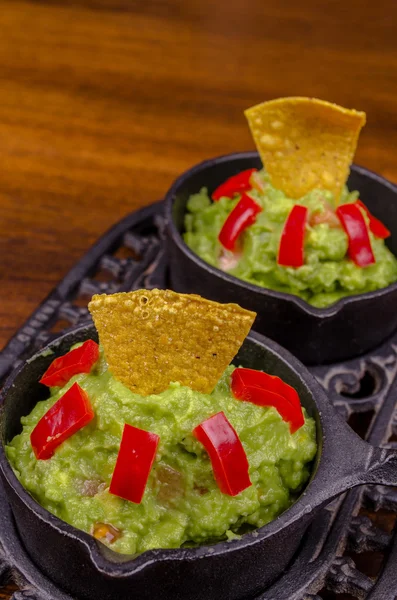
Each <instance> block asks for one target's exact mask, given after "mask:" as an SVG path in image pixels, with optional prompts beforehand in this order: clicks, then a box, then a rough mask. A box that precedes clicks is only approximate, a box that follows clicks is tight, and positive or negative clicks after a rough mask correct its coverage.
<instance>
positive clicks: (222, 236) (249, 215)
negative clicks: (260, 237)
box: [218, 194, 262, 250]
mask: <svg viewBox="0 0 397 600" xmlns="http://www.w3.org/2000/svg"><path fill="white" fill-rule="evenodd" d="M261 210H262V207H261V206H259V204H257V203H256V202H255V200H253V199H252V198H251V197H250V196H248V195H247V194H243V195H242V196H241V199H240V201H239V202H238V203H237V204H236V206H235V207H234V208H233V210H232V212H231V213H229V215H228V216H227V218H226V221H225V222H224V224H223V227H222V229H221V231H220V233H219V236H218V239H219V241H220V243H221V244H222V246H223V247H224V248H226V250H234V249H235V246H236V242H237V239H238V237H239V236H240V234H241V233H242V232H243V231H244V229H246V228H247V227H249V226H250V225H252V224H253V223H255V221H256V215H257V214H258V213H260V212H261Z"/></svg>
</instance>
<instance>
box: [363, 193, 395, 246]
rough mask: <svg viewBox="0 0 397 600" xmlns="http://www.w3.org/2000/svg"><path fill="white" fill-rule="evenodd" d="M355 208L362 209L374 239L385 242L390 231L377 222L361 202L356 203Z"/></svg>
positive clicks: (380, 222)
mask: <svg viewBox="0 0 397 600" xmlns="http://www.w3.org/2000/svg"><path fill="white" fill-rule="evenodd" d="M356 204H357V206H359V207H360V208H362V209H363V211H364V212H365V214H366V215H367V217H368V219H369V228H370V230H371V231H372V233H373V234H374V236H375V237H377V238H380V239H381V240H385V239H386V238H388V237H390V236H391V232H390V230H389V229H388V228H387V227H386V225H383V223H382V221H379V219H377V218H376V217H374V215H373V214H372V213H370V212H369V210H368V208H367V207H366V206H365V204H364V202H361V200H357V201H356Z"/></svg>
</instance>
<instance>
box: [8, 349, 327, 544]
mask: <svg viewBox="0 0 397 600" xmlns="http://www.w3.org/2000/svg"><path fill="white" fill-rule="evenodd" d="M233 369H234V367H232V366H230V367H228V368H227V369H226V371H225V373H224V374H223V376H222V377H221V379H220V381H219V382H218V384H217V386H216V388H215V389H214V391H213V392H212V393H211V394H202V393H199V392H195V391H192V390H191V389H190V388H187V387H182V386H180V385H179V384H178V383H173V384H171V385H170V386H169V388H168V389H167V390H166V391H164V392H162V393H161V394H158V395H152V396H146V397H142V396H139V395H137V394H134V393H133V392H131V391H130V390H129V389H127V388H126V387H125V386H124V385H123V384H121V383H119V382H118V381H117V380H116V379H114V377H113V376H112V375H111V373H110V372H109V371H108V369H107V365H106V362H105V360H104V357H103V355H102V354H101V357H100V359H99V361H98V363H97V364H96V366H95V367H94V369H93V371H92V372H91V373H90V374H88V375H86V374H80V375H76V376H74V377H72V379H70V381H69V382H68V383H67V384H66V385H65V386H64V387H63V388H52V390H51V397H50V398H49V399H48V400H44V401H42V402H39V403H38V404H37V405H36V406H35V407H34V409H33V410H32V412H31V413H30V415H29V416H27V417H23V418H22V425H23V431H22V433H21V434H20V435H17V436H15V438H14V439H13V440H12V441H11V443H10V444H9V445H8V446H7V448H6V451H7V456H8V459H9V461H10V463H11V465H12V467H13V469H14V471H15V473H16V475H17V477H18V479H19V480H20V482H21V483H22V485H23V486H24V487H25V488H26V489H27V490H28V491H29V492H30V493H31V494H32V496H33V497H34V498H35V499H36V500H37V501H38V502H39V503H40V504H41V505H42V506H44V507H45V508H46V509H47V510H49V511H50V512H52V513H53V514H55V515H57V516H58V517H60V518H61V519H63V520H64V521H66V522H68V523H70V524H71V525H74V526H75V527H77V528H79V529H82V530H84V531H86V532H88V533H92V532H93V527H94V525H95V524H96V523H103V524H109V525H112V527H114V528H117V530H119V531H120V532H121V536H120V537H119V538H118V539H117V540H116V541H114V542H113V543H109V542H108V541H107V540H106V539H103V540H102V541H104V543H107V544H108V545H109V546H110V547H111V548H112V549H113V550H116V551H118V552H121V553H126V554H135V553H140V552H143V551H145V550H148V549H150V548H177V547H179V546H181V545H182V544H191V543H203V542H211V541H218V540H221V539H228V538H233V537H235V536H236V533H237V532H239V531H240V527H241V526H242V525H243V524H246V525H245V527H248V528H250V527H252V528H255V527H260V526H262V525H265V524H266V523H268V522H269V521H271V520H272V519H274V518H275V517H276V516H277V515H279V514H280V513H281V512H283V511H284V510H285V509H287V508H288V507H289V506H290V505H291V504H292V503H293V501H294V500H295V499H296V498H297V495H298V494H299V491H300V490H301V489H302V487H303V485H304V484H305V482H306V481H307V479H308V477H309V474H310V461H312V459H313V458H314V456H315V454H316V433H315V423H314V420H313V419H312V418H308V417H307V415H306V413H305V419H306V422H305V424H304V425H303V427H301V428H300V429H299V430H298V431H297V432H296V433H295V434H294V435H291V434H290V432H289V426H288V424H287V423H285V422H284V421H283V420H282V419H281V417H280V416H279V414H278V412H277V411H276V410H275V409H274V408H262V407H259V406H256V405H254V404H250V403H249V402H242V401H239V400H236V399H235V398H234V397H233V396H232V394H231V391H230V375H231V373H232V371H233ZM76 381H77V382H78V383H79V385H80V386H81V387H82V388H83V389H84V390H85V391H86V392H87V393H88V395H89V397H90V401H91V404H92V407H93V409H94V412H95V418H94V420H93V421H92V422H91V423H90V424H89V425H87V426H86V427H84V428H83V429H81V430H80V431H78V432H77V433H75V434H74V435H73V436H71V437H70V438H69V439H68V440H67V441H65V442H64V443H63V444H61V445H60V446H59V447H58V449H57V450H56V451H55V454H54V455H53V457H52V458H50V459H48V460H36V458H35V456H34V454H33V451H32V447H31V444H30V434H31V432H32V430H33V428H34V427H35V425H36V424H37V422H38V421H39V419H40V418H41V417H42V416H43V415H44V414H45V413H46V412H47V410H48V409H49V408H50V407H51V406H52V405H53V404H54V403H55V402H56V401H57V400H58V399H59V397H60V396H61V395H62V394H63V393H64V392H66V390H67V389H69V388H70V387H71V385H72V384H73V383H74V382H76ZM219 411H224V413H225V415H226V416H227V418H228V419H229V421H230V422H231V424H232V425H233V426H234V428H235V429H236V431H237V433H238V435H239V437H240V439H241V442H242V444H243V446H244V449H245V451H246V454H247V458H248V461H249V465H250V471H249V472H250V478H251V481H252V485H251V487H249V488H247V489H246V490H244V491H243V492H241V493H240V494H238V495H237V496H235V497H231V496H228V495H225V494H223V493H222V492H221V491H220V490H219V488H218V486H217V484H216V482H215V480H214V477H213V471H212V467H211V462H210V460H209V457H208V455H207V453H206V451H205V449H204V448H203V446H202V445H201V444H200V443H199V442H198V441H197V440H196V439H195V438H194V437H193V435H192V430H193V429H194V428H195V427H196V426H197V425H198V424H199V423H201V422H202V421H203V420H205V419H206V418H208V417H210V416H212V415H213V414H215V413H217V412H219ZM124 423H129V424H131V425H134V426H136V427H139V428H141V429H145V430H148V431H151V432H154V433H157V434H158V435H159V436H160V438H161V439H160V443H159V446H158V451H157V456H156V460H155V463H154V465H153V468H152V471H151V474H150V477H149V480H148V484H147V487H146V490H145V494H144V497H143V500H142V502H141V504H133V503H132V502H128V501H127V500H123V499H121V498H119V497H117V496H114V495H112V494H110V493H109V483H110V480H111V476H112V473H113V469H114V466H115V462H116V457H117V453H118V450H119V446H120V441H121V436H122V431H123V427H124Z"/></svg>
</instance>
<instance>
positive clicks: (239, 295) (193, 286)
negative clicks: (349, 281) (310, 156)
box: [165, 152, 397, 364]
mask: <svg viewBox="0 0 397 600" xmlns="http://www.w3.org/2000/svg"><path fill="white" fill-rule="evenodd" d="M250 167H256V168H261V167H262V164H261V161H260V159H259V156H258V154H257V153H256V152H242V153H237V154H229V155H227V156H221V157H218V158H214V159H212V160H207V161H205V162H203V163H201V164H199V165H197V166H195V167H193V168H192V169H189V170H188V171H185V173H183V174H182V175H181V176H180V177H179V178H178V179H177V180H176V181H175V183H174V184H173V185H172V187H171V188H170V190H169V191H168V192H167V195H166V197H165V199H166V208H165V214H166V234H167V246H168V252H169V265H170V276H171V286H172V288H173V289H175V290H176V291H177V292H188V293H191V292H197V293H199V294H201V295H202V296H205V297H206V298H210V299H212V300H218V301H219V302H236V303H237V304H240V305H241V306H244V308H248V309H250V310H253V311H255V312H257V313H258V316H257V318H256V321H255V325H254V327H255V330H256V331H259V333H262V334H264V335H267V336H269V337H270V338H272V339H274V340H276V341H277V342H279V343H280V344H282V345H283V346H284V347H285V348H287V349H288V350H290V352H292V353H293V354H295V356H297V357H298V358H299V359H300V360H301V361H302V362H304V363H306V364H323V363H327V362H336V361H341V360H345V359H347V358H352V357H353V356H358V355H360V354H362V353H364V352H366V351H368V350H369V349H371V348H373V347H375V346H377V345H378V344H379V343H380V342H381V341H383V340H384V339H385V338H387V337H388V336H389V335H391V333H393V331H394V330H395V329H396V328H397V310H396V305H397V283H394V284H392V285H390V286H388V287H387V288H384V289H380V290H377V291H375V292H369V293H366V294H359V295H355V296H350V297H347V298H343V299H342V300H339V301H338V302H336V303H335V304H333V305H331V306H329V307H328V308H324V309H319V308H315V307H313V306H311V305H310V304H308V303H307V302H305V301H304V300H301V299H300V298H298V297H297V296H294V295H292V294H286V293H282V292H275V291H273V290H269V289H266V288H261V287H259V286H257V285H253V284H250V283H247V282H245V281H242V280H241V279H237V277H234V276H233V275H230V274H228V273H225V272H223V271H221V270H220V269H217V268H215V267H213V266H211V265H209V264H208V263H206V262H205V261H203V260H202V259H201V258H199V257H198V256H197V255H196V254H195V253H194V252H193V251H192V250H190V248H189V247H188V246H187V245H186V244H185V242H184V241H183V238H182V234H183V232H184V217H185V212H186V203H187V200H188V198H189V196H190V195H191V194H194V193H197V192H198V191H199V190H200V189H201V188H202V187H207V188H208V190H209V192H210V193H212V191H213V190H214V189H215V188H216V187H217V186H218V185H219V184H220V183H222V182H223V181H225V179H227V178H228V177H230V176H231V175H234V174H236V173H238V172H240V171H243V170H244V169H248V168H250ZM348 186H349V189H350V190H359V192H360V198H361V200H362V201H363V202H364V203H365V204H366V205H367V206H368V208H369V209H370V211H371V212H372V213H373V214H374V215H375V216H376V217H378V218H379V219H381V221H383V222H384V223H385V224H386V225H387V227H388V228H389V229H390V230H391V234H392V235H391V237H390V238H389V239H388V240H386V244H387V246H388V247H389V248H390V250H391V251H392V252H393V253H394V254H395V255H397V186H394V185H393V184H391V183H390V182H388V181H386V180H385V179H383V178H382V177H379V176H378V175H376V174H375V173H371V171H368V170H367V169H364V168H362V167H357V166H353V167H352V169H351V173H350V177H349V180H348Z"/></svg>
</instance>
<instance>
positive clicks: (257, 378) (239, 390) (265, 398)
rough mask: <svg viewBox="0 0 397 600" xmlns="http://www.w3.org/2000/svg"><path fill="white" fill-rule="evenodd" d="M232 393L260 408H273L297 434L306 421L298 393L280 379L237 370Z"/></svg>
mask: <svg viewBox="0 0 397 600" xmlns="http://www.w3.org/2000/svg"><path fill="white" fill-rule="evenodd" d="M231 388H232V392H233V395H234V396H235V398H238V399H239V400H245V401H247V402H252V403H253V404H257V405H259V406H273V407H274V408H275V409H276V410H277V411H278V413H279V414H280V416H281V417H282V419H283V420H284V421H286V422H288V423H289V426H290V431H291V433H295V431H297V430H298V429H300V427H302V425H304V424H305V419H304V416H303V412H302V406H301V403H300V400H299V396H298V393H297V391H296V390H295V389H294V388H293V387H291V386H290V385H288V384H287V383H285V382H284V381H283V380H282V379H280V378H279V377H275V376H274V375H269V374H268V373H263V372H262V371H255V370H254V369H243V368H239V369H235V370H234V371H233V373H232V384H231Z"/></svg>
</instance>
